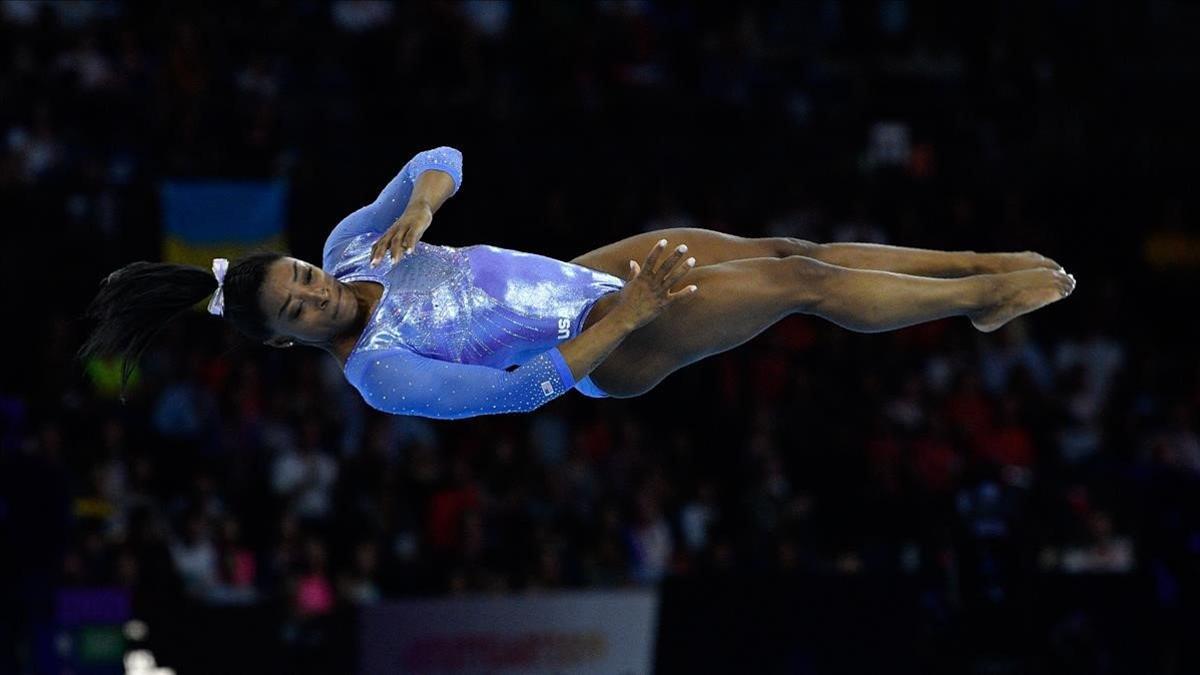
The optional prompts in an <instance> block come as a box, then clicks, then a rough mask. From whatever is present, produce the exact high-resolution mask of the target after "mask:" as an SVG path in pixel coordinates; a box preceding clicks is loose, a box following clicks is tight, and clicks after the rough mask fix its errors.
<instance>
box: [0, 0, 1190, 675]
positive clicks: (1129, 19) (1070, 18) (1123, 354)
mask: <svg viewBox="0 0 1200 675" xmlns="http://www.w3.org/2000/svg"><path fill="white" fill-rule="evenodd" d="M704 5H705V6H700V5H693V4H692V3H684V2H598V3H594V4H586V3H580V4H575V3H557V2H503V1H496V2H425V1H421V2H405V3H402V4H396V5H392V4H388V3H379V2H353V1H339V2H332V3H325V2H315V1H311V0H300V1H296V2H262V1H256V2H241V3H237V6H236V7H233V6H224V5H222V6H217V5H212V4H211V3H198V2H186V3H169V4H167V3H164V4H161V5H160V4H158V3H136V2H130V3H124V2H57V3H50V2H33V1H5V2H0V132H2V135H0V228H2V229H3V232H4V235H3V236H4V242H5V243H4V245H3V246H2V247H0V256H3V265H2V267H3V279H4V284H3V288H4V291H5V292H4V293H3V297H4V300H5V303H4V304H5V314H6V316H7V319H6V320H5V322H4V323H5V325H6V326H7V329H6V333H7V334H8V335H9V337H8V338H7V339H6V340H5V343H6V344H8V345H9V347H8V348H7V349H6V351H7V358H6V359H5V363H4V366H3V369H2V378H0V425H2V427H0V672H5V673H8V672H13V673H40V672H54V673H59V672H89V671H87V670H86V667H84V666H79V665H78V664H75V665H72V666H67V665H64V664H67V663H68V662H71V663H74V661H73V659H74V660H78V658H79V657H78V654H76V655H74V656H71V655H70V654H69V652H70V651H71V650H70V649H69V648H68V647H69V646H70V645H69V644H66V643H64V638H63V629H62V626H61V619H62V616H63V612H64V611H65V610H64V606H71V603H72V602H74V603H76V605H78V604H79V603H82V604H83V605H87V606H92V605H105V604H106V603H110V602H111V603H115V604H114V606H118V607H119V606H122V603H123V602H125V603H127V605H128V608H129V611H130V612H132V614H134V615H135V616H136V617H138V618H139V620H141V621H143V622H145V624H146V625H147V626H149V636H148V637H145V636H142V637H143V641H144V642H146V643H148V644H149V645H150V646H151V647H152V648H153V650H154V653H155V655H156V657H158V659H159V662H160V663H162V664H165V665H169V666H171V667H173V668H175V669H176V671H177V672H178V673H182V674H186V673H196V672H222V673H232V672H289V673H301V672H321V673H335V672H353V669H354V668H355V665H354V664H355V663H356V662H357V661H356V659H357V658H358V647H357V642H356V638H355V636H354V626H355V616H356V612H358V611H359V610H360V608H361V607H363V606H364V605H368V604H371V603H377V602H380V601H382V600H385V599H389V598H404V597H444V596H452V595H458V594H472V593H478V592H485V593H536V592H539V591H542V590H548V589H580V588H587V589H612V588H630V587H634V588H644V587H653V588H656V589H657V590H658V591H659V592H660V593H661V598H662V608H661V612H660V614H659V622H658V632H657V635H656V649H655V664H656V669H657V671H658V672H672V673H673V672H689V673H698V672H764V673H765V672H797V673H842V672H914V673H915V672H920V673H935V672H947V673H951V672H952V673H989V674H1007V673H1027V672H1052V673H1195V672H1200V650H1198V648H1197V646H1196V642H1195V630H1196V628H1197V627H1198V626H1200V612H1198V608H1200V599H1198V594H1200V436H1198V431H1200V430H1198V425H1197V415H1198V412H1200V356H1198V351H1200V350H1198V349H1197V344H1198V337H1200V335H1198V333H1200V331H1198V330H1197V324H1196V319H1195V309H1196V308H1197V307H1200V302H1198V300H1200V298H1198V297H1197V296H1200V285H1198V284H1197V280H1198V276H1200V275H1198V274H1197V272H1198V270H1200V228H1198V227H1197V203H1196V198H1195V187H1194V183H1195V176H1196V156H1197V150H1200V144H1198V143H1197V140H1198V139H1197V131H1196V127H1197V124H1196V119H1197V116H1196V114H1195V113H1196V110H1195V108H1194V107H1192V106H1191V105H1190V101H1191V99H1192V96H1193V94H1194V93H1195V91H1194V90H1195V88H1196V84H1197V74H1198V72H1200V59H1198V58H1197V52H1196V47H1195V45H1196V39H1195V35H1196V34H1197V29H1198V28H1200V7H1197V6H1196V5H1194V4H1192V3H1187V2H1172V1H1168V0H1153V1H1147V2H1137V3H1126V2H1117V1H1097V2H1080V1H1078V0H1054V1H1047V2H1041V3H1029V4H1028V5H1026V4H1023V3H1007V2H972V3H959V2H915V1H910V0H870V1H865V2H839V1H837V0H819V1H814V2H788V1H784V2H761V3H749V4H743V3H720V4H719V5H717V4H714V5H713V6H712V7H709V6H707V5H708V3H704ZM1018 5H1019V6H1018ZM438 145H450V146H453V147H456V148H458V149H460V150H462V151H463V153H464V158H465V159H464V181H463V186H462V190H461V191H460V192H459V193H458V194H457V195H456V196H455V197H453V198H452V199H450V200H449V201H448V202H447V203H446V204H445V205H444V206H443V207H442V209H441V210H440V211H439V213H438V214H437V215H436V216H435V218H434V223H433V226H432V228H431V229H430V230H429V231H428V232H427V233H426V235H425V240H426V241H428V242H431V243H439V244H449V245H469V244H474V243H489V244H493V245H497V246H502V247H506V248H514V249H519V250H525V251H531V252H537V253H541V254H544V255H550V256H554V257H557V258H560V259H563V260H569V259H571V258H573V257H575V256H577V255H579V254H581V253H583V252H585V251H588V250H590V249H592V248H596V247H598V246H601V245H603V244H606V243H609V242H611V241H615V240H617V239H620V238H622V237H626V236H629V235H631V234H634V233H637V232H641V231H646V230H652V229H657V228H663V227H674V226H698V227H706V228H711V229H715V230H720V231H723V232H730V233H735V234H739V235H744V236H794V237H803V238H806V239H812V240H816V241H874V242H886V243H893V244H901V245H909V246H921V247H929V248H938V249H951V250H978V251H990V250H1027V249H1029V250H1036V251H1038V252H1041V253H1043V254H1046V255H1049V256H1051V257H1053V258H1054V259H1056V260H1057V261H1059V262H1060V263H1062V264H1063V265H1064V266H1065V267H1066V268H1067V270H1068V271H1070V272H1072V273H1074V274H1075V275H1076V277H1077V279H1078V280H1079V288H1078V290H1077V291H1076V292H1075V294H1074V295H1073V296H1071V297H1070V298H1069V299H1068V300H1067V301H1065V302H1062V303H1059V304H1056V305H1053V306H1051V307H1049V308H1047V309H1045V310H1042V311H1039V312H1037V313H1035V314H1033V315H1031V316H1029V317H1026V318H1024V319H1021V320H1018V321H1015V322H1013V323H1011V324H1009V326H1008V327H1006V328H1005V329H1003V330H1001V331H999V332H997V333H994V334H989V335H983V334H980V333H978V332H976V331H974V330H973V329H972V328H971V326H970V325H969V323H968V322H967V321H965V320H961V319H956V320H946V321H939V322H934V323H931V324H927V325H922V326H919V327H913V328H910V329H907V330H902V331H897V332H893V333H887V334H878V335H860V334H854V333H850V332H848V331H845V330H842V329H840V328H837V327H836V326H833V325H832V324H829V323H825V322H823V321H821V320H818V319H814V318H811V317H805V316H793V317H790V318H788V319H786V320H784V321H782V322H780V323H779V324H777V325H776V326H775V327H773V328H772V329H770V330H769V331H767V332H766V333H764V334H762V335H760V336H759V337H757V338H755V339H754V340H753V341H751V342H750V343H747V344H746V345H744V346H742V347H740V348H738V349H736V350H734V351H731V352H727V353H725V354H721V355H718V356H715V357H712V358H709V359H707V360H704V361H702V362H700V363H697V364H695V365H693V366H690V367H688V368H686V369H684V370H682V371H680V372H678V373H676V374H674V375H672V376H671V377H670V378H668V379H667V380H666V381H664V382H663V383H662V384H661V385H659V386H658V387H657V388H656V389H655V390H654V391H652V392H650V393H649V394H647V395H645V396H642V397H639V398H636V399H627V400H594V399H589V398H586V397H583V396H582V395H579V394H577V393H575V392H572V393H568V394H567V395H565V396H563V397H560V398H559V399H556V400H554V401H552V402H551V403H549V404H547V405H545V406H544V407H542V408H539V409H538V410H537V411H535V412H533V413H531V414H526V415H503V416H487V417H482V418H475V419H471V420H465V421H453V422H450V421H437V420H428V419H421V418H412V417H390V416H385V415H382V414H379V413H377V412H375V411H372V410H370V409H368V408H367V407H366V406H365V405H364V404H363V403H362V402H361V400H359V399H358V397H357V396H356V394H355V392H354V391H353V390H352V388H350V386H349V385H348V384H346V383H345V382H344V380H343V379H342V377H341V375H340V373H339V371H338V368H337V366H336V363H335V362H334V361H333V360H332V359H330V358H329V357H328V356H326V355H325V354H323V353H320V352H316V351H311V352H307V353H306V352H305V351H298V350H287V351H283V350H269V349H266V348H263V347H260V346H258V345H256V344H254V343H252V342H250V341H248V340H245V339H244V338H242V337H241V336H240V335H238V334H237V333H236V332H235V331H233V329H232V328H230V327H228V326H226V325H225V324H224V323H223V322H222V321H220V320H218V319H216V318H214V317H211V316H208V315H207V314H206V313H204V312H203V311H196V312H193V313H190V314H189V315H188V316H186V317H183V318H181V319H180V320H178V321H176V322H174V323H172V324H171V325H168V326H167V327H166V328H165V329H164V331H163V333H162V334H161V335H160V337H159V339H158V340H157V341H156V342H155V343H154V345H153V346H152V347H151V349H150V350H149V351H148V352H147V354H146V355H145V357H144V358H143V359H142V361H141V363H140V366H139V370H138V372H137V379H136V381H135V384H134V386H133V388H132V390H131V394H130V398H129V402H128V404H126V405H121V404H120V403H119V402H118V401H117V399H116V395H115V391H114V389H113V387H112V381H113V380H112V372H113V367H114V364H113V363H111V362H105V361H102V360H98V361H94V362H89V363H80V362H78V361H76V360H75V359H74V358H73V354H74V352H75V350H76V349H77V348H78V346H79V345H80V343H81V342H82V340H83V338H84V336H85V335H86V331H87V328H88V325H87V324H86V323H83V322H82V321H81V320H80V318H79V314H80V312H81V311H82V309H83V307H84V306H85V305H86V303H87V301H88V300H89V299H90V297H91V296H92V294H93V293H94V292H95V290H96V289H97V288H98V284H99V281H100V279H102V278H103V276H104V275H105V274H107V273H108V272H110V271H112V270H113V269H116V268H117V267H119V266H121V265H124V264H126V263H128V262H131V261H134V260H142V259H144V260H158V259H161V255H162V245H163V221H164V217H163V206H162V199H161V186H162V185H163V183H164V181H168V180H176V179H185V178H193V179H194V178H205V179H207V178H219V179H252V180H284V181H286V183H287V185H288V193H287V194H288V197H287V202H286V245H287V251H288V252H289V253H291V254H294V255H296V256H298V257H301V258H306V259H308V260H311V261H318V260H319V257H320V255H319V254H320V246H321V244H322V242H323V240H324V237H325V236H326V234H327V233H328V232H329V230H330V229H331V228H332V226H333V225H334V224H336V223H337V222H338V220H340V219H341V218H342V217H343V216H344V215H345V214H347V213H349V212H350V211H352V210H354V209H355V208H357V207H358V206H360V205H362V204H364V203H367V202H368V201H370V200H371V199H373V198H374V196H375V195H376V194H377V193H378V191H379V190H380V189H381V188H382V186H383V185H384V184H385V183H386V182H387V181H388V180H389V179H390V178H391V177H392V176H393V175H394V174H395V173H396V172H397V171H398V170H399V168H400V167H401V166H402V165H403V164H404V162H406V161H407V160H408V159H409V158H410V157H411V156H412V155H413V154H415V153H416V152H418V151H420V150H424V149H428V148H432V147H435V146H438ZM88 593H91V594H92V595H88ZM97 594H98V595H97ZM105 594H108V595H105ZM114 594H115V595H114ZM114 597H115V598H116V600H113V598H114ZM80 598H84V600H80ZM87 598H91V600H87ZM97 598H109V600H98V599H97ZM122 598H124V600H122ZM89 603H91V604H90V605H89ZM84 613H85V614H86V612H84ZM93 618H95V617H93ZM137 637H138V636H137V635H133V636H132V637H130V636H128V635H126V636H125V638H122V637H121V636H120V635H112V634H106V633H103V631H101V632H99V633H93V634H91V636H90V637H87V636H84V637H80V636H78V635H76V640H77V642H76V643H74V644H75V646H76V647H78V645H79V644H81V643H80V642H78V640H83V641H84V642H86V643H87V644H90V645H91V647H90V648H91V649H93V650H97V651H96V653H95V654H93V657H94V658H93V659H92V661H93V665H92V666H90V667H92V668H96V669H99V670H96V671H95V672H109V671H103V667H102V665H96V664H102V662H103V661H104V658H105V657H104V653H105V650H106V649H107V650H109V651H110V652H111V651H113V650H117V651H118V652H119V651H120V650H121V649H123V648H124V647H122V644H124V643H122V642H121V640H122V639H125V640H134V639H135V638H137ZM69 668H75V670H71V669H69ZM118 672H120V671H118Z"/></svg>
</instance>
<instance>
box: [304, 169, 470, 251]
mask: <svg viewBox="0 0 1200 675" xmlns="http://www.w3.org/2000/svg"><path fill="white" fill-rule="evenodd" d="M462 161H463V157H462V153H461V152H459V151H458V150H456V149H454V148H452V147H450V146H447V145H443V146H440V147H437V148H433V149H432V150H425V151H422V152H418V153H417V154H416V155H414V156H413V158H412V159H410V160H408V163H407V164H405V165H404V168H402V169H400V173H398V174H396V177H395V178H393V179H392V180H391V182H389V183H388V184H387V186H386V187H384V188H383V192H380V193H379V196H378V197H376V198H375V201H373V202H371V203H370V204H367V205H366V206H364V207H362V208H361V209H359V210H357V211H355V212H354V213H351V214H350V215H348V216H346V217H345V218H344V219H342V222H340V223H338V224H337V227H335V228H333V232H330V233H329V237H328V238H326V239H325V247H324V249H323V251H322V257H323V259H325V260H328V259H329V257H330V254H331V253H332V252H333V249H334V248H336V247H337V245H338V244H340V243H341V242H344V241H346V240H347V239H350V238H352V237H356V236H358V235H360V234H363V233H364V232H378V233H379V234H383V233H384V232H386V231H387V229H388V228H389V227H391V226H392V223H393V222H395V220H396V219H397V218H399V217H400V214H402V213H404V209H406V208H407V207H408V200H409V199H410V198H411V197H412V191H413V185H414V184H415V183H416V182H417V178H418V177H419V176H420V175H421V174H422V173H424V172H426V171H429V170H431V169H437V170H438V171H445V172H446V173H448V174H450V178H452V179H453V180H454V191H453V192H451V193H450V196H452V197H453V196H454V195H455V194H457V193H458V188H459V186H460V185H462Z"/></svg>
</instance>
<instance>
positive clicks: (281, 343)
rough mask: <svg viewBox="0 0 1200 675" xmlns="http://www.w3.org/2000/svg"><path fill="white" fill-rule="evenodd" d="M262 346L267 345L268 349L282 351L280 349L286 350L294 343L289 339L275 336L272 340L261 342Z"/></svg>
mask: <svg viewBox="0 0 1200 675" xmlns="http://www.w3.org/2000/svg"><path fill="white" fill-rule="evenodd" d="M263 344H264V345H267V346H268V347H279V348H281V349H282V348H286V347H291V346H292V345H293V344H295V341H294V340H292V338H289V337H283V336H282V335H276V336H275V337H273V338H267V339H266V340H263Z"/></svg>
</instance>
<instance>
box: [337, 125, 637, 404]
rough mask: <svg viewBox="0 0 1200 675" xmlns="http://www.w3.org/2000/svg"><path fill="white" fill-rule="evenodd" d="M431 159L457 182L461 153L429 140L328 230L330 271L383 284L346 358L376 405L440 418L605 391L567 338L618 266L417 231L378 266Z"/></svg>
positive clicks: (612, 281)
mask: <svg viewBox="0 0 1200 675" xmlns="http://www.w3.org/2000/svg"><path fill="white" fill-rule="evenodd" d="M431 169H436V170H439V171H444V172H446V173H447V174H449V175H450V176H451V177H452V178H453V179H454V192H453V193H451V194H454V193H457V192H458V188H459V186H460V185H461V184H462V153H460V152H459V151H458V150H455V149H454V148H450V147H445V146H443V147H440V148H434V149H432V150H426V151H424V152H421V153H418V154H417V155H416V156H414V157H413V158H412V159H411V160H409V162H408V163H407V164H405V165H404V168H403V169H401V171H400V173H399V174H398V175H397V176H396V177H395V178H393V179H392V181H391V182H390V183H388V185H387V187H385V188H384V189H383V192H381V193H380V195H379V197H378V198H377V199H376V200H375V201H374V202H373V203H371V204H368V205H367V206H364V207H363V208H361V209H359V210H357V211H355V212H354V213H352V214H350V215H349V216H347V217H346V218H345V219H344V220H343V221H342V222H341V223H338V226H337V227H336V228H334V230H333V232H332V233H330V235H329V238H328V239H327V240H326V241H325V247H324V253H323V260H322V265H321V266H322V268H323V269H324V270H325V271H326V272H328V273H329V274H332V275H333V276H334V277H335V278H337V279H339V280H340V281H343V282H351V281H364V280H366V281H374V282H377V283H380V284H382V285H383V288H384V290H383V295H382V296H381V297H380V299H379V303H378V304H377V305H376V307H375V310H374V312H373V313H372V314H371V316H370V317H369V319H368V320H367V325H366V328H365V329H364V330H363V333H362V335H361V336H360V337H359V339H358V342H357V343H356V344H355V346H354V349H353V350H352V351H351V352H350V356H349V357H348V358H347V359H346V367H345V375H346V379H347V380H349V381H350V383H351V384H353V385H354V387H355V388H356V389H358V391H359V392H360V393H361V394H362V397H363V399H364V400H366V402H367V403H368V404H370V405H371V406H372V407H374V408H378V409H379V410H383V411H385V412H390V413H394V414H398V415H419V416H423V417H433V418H438V419H459V418H463V417H473V416H475V415H489V414H497V413H509V412H527V411H530V410H533V409H534V408H537V407H538V406H540V405H542V404H543V403H546V402H547V401H549V400H551V399H553V398H555V397H557V396H559V395H561V394H563V393H565V392H566V391H567V390H568V389H571V388H573V387H574V388H577V389H579V390H580V391H581V392H582V393H585V394H587V395H589V396H594V397H603V396H605V394H604V393H603V392H602V391H600V390H599V389H597V388H596V387H595V385H593V384H592V383H591V380H590V378H586V377H585V378H583V379H582V380H580V381H579V382H576V381H575V379H574V378H573V376H572V375H571V370H570V368H569V367H568V366H567V362H566V361H565V360H564V359H563V356H562V353H561V352H559V350H558V347H557V346H556V345H557V344H558V343H560V342H562V341H564V340H569V339H572V338H574V337H575V336H576V335H578V334H579V332H580V330H582V328H583V323H584V320H585V318H586V317H587V313H588V311H590V310H591V308H592V306H593V305H594V304H595V302H596V301H597V300H598V299H599V298H600V297H601V296H603V295H605V294H607V293H612V292H615V291H617V290H620V289H621V287H622V286H623V285H624V281H623V280H621V279H620V278H619V277H616V276H613V275H611V274H606V273H604V272H599V271H596V270H593V269H590V268H587V267H584V266H582V265H576V264H573V263H567V262H562V261H559V260H555V259H554V258H548V257H546V256H541V255H536V254H532V253H523V252H521V251H513V250H510V249H503V248H497V247H495V246H488V245H486V244H478V245H474V246H464V247H454V246H440V245H436V244H428V243H425V242H418V243H417V245H416V247H415V248H414V249H413V252H412V253H411V254H409V255H403V256H401V258H400V260H399V261H393V260H392V257H391V254H390V253H389V254H387V255H385V257H384V258H383V260H381V261H380V262H379V264H378V265H376V266H375V267H374V268H372V267H371V266H370V255H371V245H372V244H374V243H375V241H376V240H377V239H378V238H379V236H380V235H381V234H383V232H385V231H386V230H387V228H388V227H390V226H391V225H392V223H393V222H394V221H395V220H396V218H398V217H399V216H400V214H401V213H403V212H404V209H405V208H406V207H407V205H408V200H409V197H411V196H412V189H413V183H415V182H416V179H417V176H419V175H420V174H421V172H423V171H428V170H431ZM512 366H516V367H515V368H513V369H512V370H508V368H510V367H512Z"/></svg>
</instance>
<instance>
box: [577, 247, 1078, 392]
mask: <svg viewBox="0 0 1200 675" xmlns="http://www.w3.org/2000/svg"><path fill="white" fill-rule="evenodd" d="M687 284H696V285H697V286H698V288H699V290H698V291H697V292H696V293H695V294H693V295H690V296H688V297H685V298H680V299H679V300H676V301H675V302H673V303H671V304H669V305H668V306H667V307H666V308H665V309H664V310H663V312H662V314H660V315H659V316H658V317H657V318H655V319H654V321H651V322H650V323H648V324H646V325H645V326H642V327H641V328H639V329H637V330H636V331H634V332H632V333H630V334H629V336H628V337H626V338H625V340H624V341H623V342H622V343H621V344H620V345H619V346H618V347H617V348H616V349H615V350H613V353H612V354H610V355H609V357H608V358H607V359H606V360H605V361H604V362H603V363H602V364H600V366H599V367H598V368H596V370H595V371H593V373H592V379H593V381H594V382H595V383H596V384H597V385H598V386H599V387H600V388H601V389H603V390H604V391H605V392H607V393H609V394H611V395H613V396H615V397H622V396H636V395H637V394H640V393H644V392H645V391H647V390H649V389H651V388H653V387H654V385H656V384H657V383H658V382H659V381H661V380H662V379H663V378H665V377H666V376H667V375H669V374H670V373H671V372H673V371H675V370H676V369H678V368H680V367H682V366H685V365H687V364H689V363H692V362H695V361H698V360H700V359H702V358H704V357H706V356H710V355H712V354H716V353H719V352H723V351H726V350H729V349H733V348H734V347H737V346H738V345H740V344H742V343H744V342H746V341H747V340H749V339H750V338H752V337H754V336H755V335H758V334H759V333H761V332H762V331H764V330H766V329H767V328H768V327H770V326H771V325H772V324H774V323H775V322H776V321H778V320H779V319H781V318H783V317H784V316H787V315H789V314H793V313H797V312H803V313H806V314H813V315H816V316H820V317H822V318H825V319H828V320H829V321H832V322H833V323H836V324H838V325H839V326H842V327H844V328H848V329H850V330H854V331H858V332H863V333H875V332H880V331H886V330H892V329H895V328H901V327H904V326H910V325H913V324H916V323H921V322H924V321H930V320H933V319H940V318H943V317H949V316H966V317H968V318H970V320H971V321H972V323H974V324H975V326H976V328H979V329H980V330H984V331H990V330H995V329H996V328H999V327H1000V326H1001V325H1003V324H1004V323H1006V322H1008V321H1009V320H1011V319H1012V318H1014V317H1016V316H1019V315H1021V314H1024V313H1026V312H1030V311H1033V310H1034V309H1037V308H1038V307H1041V306H1043V305H1046V304H1049V303H1051V302H1054V301H1056V300H1059V299H1061V298H1063V297H1065V296H1066V295H1067V294H1068V293H1070V292H1071V290H1072V289H1073V288H1074V281H1073V280H1072V279H1071V278H1070V277H1068V276H1067V275H1066V274H1064V273H1061V272H1058V271H1055V270H1050V269H1041V268H1039V269H1029V270H1021V271H1017V272H1008V273H1004V274H981V275H974V276H968V277H962V278H958V279H936V278H930V277H921V276H913V275H907V274H898V273H894V272H884V271H878V270H858V269H853V268H847V267H840V266H837V265H830V264H828V263H824V262H821V261H819V260H815V259H813V258H809V257H807V256H787V257H783V258H746V259H743V260H731V261H728V262H723V263H717V264H715V265H708V266H705V267H698V268H696V269H694V270H693V271H692V272H691V273H689V274H688V275H687V276H685V277H684V278H683V279H682V280H681V281H680V282H679V288H682V287H683V286H684V285H687ZM672 290H674V291H678V290H679V289H678V288H676V289H672Z"/></svg>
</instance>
